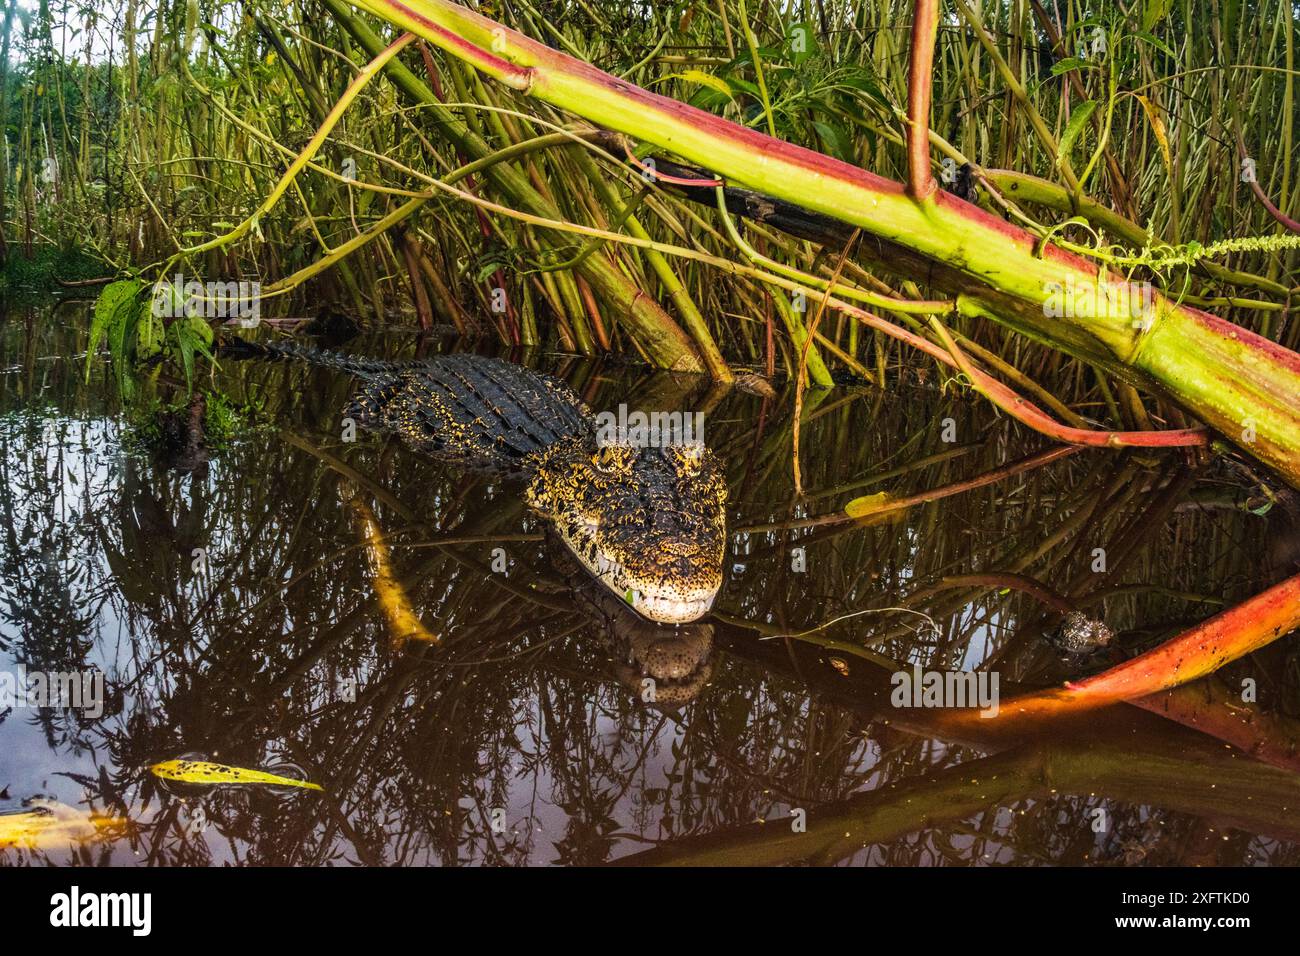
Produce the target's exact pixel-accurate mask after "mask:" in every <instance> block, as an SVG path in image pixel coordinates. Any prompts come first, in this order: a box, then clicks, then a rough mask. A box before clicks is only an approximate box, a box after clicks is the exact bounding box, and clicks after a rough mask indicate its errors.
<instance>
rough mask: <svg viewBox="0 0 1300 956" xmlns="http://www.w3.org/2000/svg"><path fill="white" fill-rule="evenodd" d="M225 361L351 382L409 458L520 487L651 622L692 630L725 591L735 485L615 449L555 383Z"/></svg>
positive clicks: (369, 424)
mask: <svg viewBox="0 0 1300 956" xmlns="http://www.w3.org/2000/svg"><path fill="white" fill-rule="evenodd" d="M222 352H223V354H227V355H236V356H243V357H254V356H260V357H263V358H268V359H294V360H299V361H303V362H306V363H309V364H311V365H316V366H321V367H324V368H330V369H334V370H336V371H340V372H345V373H348V374H350V375H352V376H354V377H356V378H357V379H358V380H359V382H360V388H359V390H358V391H357V393H356V394H355V395H354V396H353V398H352V399H351V401H350V402H349V403H348V405H347V407H346V408H345V410H344V415H345V416H346V417H347V418H351V419H352V420H353V421H354V422H355V423H356V425H357V426H358V427H360V428H363V429H365V430H367V431H371V432H376V433H381V434H394V435H397V436H398V437H399V438H400V439H401V440H402V441H403V442H404V443H405V444H406V445H407V446H408V447H410V448H411V449H412V450H414V451H416V452H418V453H421V454H424V455H428V456H430V457H433V458H436V459H438V460H441V461H447V462H451V463H453V464H456V465H459V466H461V467H462V468H465V469H468V470H473V471H479V472H488V473H495V474H499V475H502V476H504V477H506V478H511V479H517V480H518V481H520V482H522V483H523V486H524V488H523V497H524V501H525V502H526V503H527V505H528V506H529V507H530V508H531V509H532V510H533V511H534V512H536V513H537V514H538V515H540V516H541V517H542V518H543V519H544V520H545V521H546V522H547V523H548V524H549V526H550V529H551V531H552V534H553V536H554V537H555V538H556V539H558V541H559V542H560V543H562V544H563V546H564V547H565V548H566V549H567V550H568V552H569V553H570V554H571V555H572V556H573V558H575V559H576V560H577V561H578V563H579V564H580V565H581V566H582V568H583V569H584V570H585V571H586V572H587V573H588V574H589V575H591V576H592V577H594V578H595V579H596V580H597V581H599V582H600V583H601V584H602V585H604V587H605V588H606V589H608V590H609V591H610V592H612V593H613V594H614V595H616V596H617V597H618V598H620V599H621V600H623V601H624V602H626V603H627V604H628V605H629V606H630V607H631V608H632V609H633V610H635V611H636V612H637V613H638V614H640V615H641V616H642V617H644V618H646V619H647V620H650V621H655V622H658V623H663V624H684V623H688V622H691V621H696V620H698V619H700V618H701V617H703V616H704V615H705V614H707V613H708V612H709V610H710V608H711V607H712V606H713V601H714V599H715V598H716V597H717V594H718V591H719V589H720V588H721V586H722V561H723V551H724V548H725V545H726V501H727V485H726V481H725V479H724V476H723V473H722V468H721V466H720V465H719V463H718V460H717V458H716V456H715V455H714V454H713V453H712V452H711V451H710V450H709V449H708V448H706V447H704V445H703V444H699V443H691V444H665V445H664V446H663V447H640V446H638V445H636V444H630V443H627V442H622V443H620V442H619V441H617V440H615V441H610V440H609V436H608V435H606V434H605V433H604V432H603V431H602V430H601V429H599V428H598V427H597V419H596V416H595V415H593V413H592V412H591V410H590V409H589V408H588V407H587V405H586V404H585V403H584V402H583V401H582V400H581V399H579V398H578V396H577V395H575V394H574V393H573V391H572V390H570V389H569V387H568V386H567V385H565V384H564V383H563V382H561V381H560V380H558V379H556V378H554V377H552V376H550V375H546V374H544V373H541V372H537V371H534V370H532V369H529V368H525V367H523V366H520V365H515V364H513V363H510V362H504V361H501V360H499V359H494V358H488V357H485V356H481V355H473V354H466V353H457V354H448V355H438V356H434V357H432V358H429V359H425V360H422V361H415V362H390V361H383V360H377V359H370V358H363V357H356V356H350V355H343V354H340V353H337V352H329V351H323V350H318V349H314V348H310V347H306V346H301V345H297V344H292V343H253V342H247V341H244V340H238V339H236V340H235V341H234V342H232V343H231V344H229V345H227V346H225V347H224V348H223V349H222Z"/></svg>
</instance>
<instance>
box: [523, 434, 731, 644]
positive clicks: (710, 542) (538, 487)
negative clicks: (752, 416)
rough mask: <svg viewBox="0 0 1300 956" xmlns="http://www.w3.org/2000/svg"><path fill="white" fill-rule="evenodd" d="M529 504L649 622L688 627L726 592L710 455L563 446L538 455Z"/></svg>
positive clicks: (721, 494)
mask: <svg viewBox="0 0 1300 956" xmlns="http://www.w3.org/2000/svg"><path fill="white" fill-rule="evenodd" d="M525 500H526V501H527V502H528V504H529V506H530V507H532V508H533V509H535V510H536V511H537V512H539V513H540V514H542V515H545V516H546V517H547V518H549V519H550V521H551V522H552V524H553V525H554V528H555V532H556V534H557V535H558V536H559V538H560V540H561V541H562V542H563V543H564V544H565V545H566V546H567V548H568V549H569V551H570V552H571V553H572V554H573V556H574V557H575V558H577V560H578V561H579V562H580V563H581V564H582V565H583V566H584V567H585V568H586V569H587V571H589V572H590V573H591V574H593V575H595V576H596V577H597V578H598V579H599V580H600V581H601V582H602V583H603V584H605V586H606V587H608V588H609V589H610V590H611V591H613V592H614V593H615V594H616V595H619V596H620V597H622V598H624V600H625V601H626V602H627V603H628V604H629V605H630V606H631V607H632V608H633V609H634V610H636V611H637V612H639V613H640V614H642V615H643V616H645V617H647V618H649V619H651V620H655V621H661V622H663V623H671V624H681V623H687V622H689V621H694V620H698V619H699V618H701V617H703V616H704V615H705V614H706V613H707V612H708V610H709V609H710V607H711V606H712V604H713V599H714V598H715V597H716V596H717V592H718V590H719V588H721V586H722V559H723V553H724V550H725V548H726V538H727V529H726V513H727V511H726V505H727V484H726V481H725V479H724V477H723V474H722V469H721V467H720V466H719V464H718V461H717V459H716V458H715V456H714V455H713V453H712V452H710V451H709V450H708V449H707V448H704V447H703V446H676V447H668V448H662V449H660V448H653V447H651V448H637V447H632V446H627V445H609V446H600V445H598V444H597V443H596V441H595V439H594V438H592V437H591V436H575V437H571V438H567V439H563V440H561V441H559V442H556V443H555V444H554V445H552V446H550V447H549V448H547V449H546V450H545V451H543V452H541V453H540V455H539V456H538V461H537V463H536V466H535V467H534V470H533V474H532V479H531V481H530V482H529V484H528V488H527V490H526V491H525Z"/></svg>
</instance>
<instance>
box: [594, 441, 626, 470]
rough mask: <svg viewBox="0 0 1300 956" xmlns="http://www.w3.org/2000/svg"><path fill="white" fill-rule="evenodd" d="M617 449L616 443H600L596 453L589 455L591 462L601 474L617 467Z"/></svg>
mask: <svg viewBox="0 0 1300 956" xmlns="http://www.w3.org/2000/svg"><path fill="white" fill-rule="evenodd" d="M619 458H620V456H619V449H618V446H617V445H601V446H600V447H599V448H598V449H596V454H594V455H592V456H591V463H592V464H593V465H594V466H595V467H596V470H597V471H599V472H600V473H602V474H606V475H608V474H610V473H612V472H613V471H614V469H615V468H616V467H618V463H619Z"/></svg>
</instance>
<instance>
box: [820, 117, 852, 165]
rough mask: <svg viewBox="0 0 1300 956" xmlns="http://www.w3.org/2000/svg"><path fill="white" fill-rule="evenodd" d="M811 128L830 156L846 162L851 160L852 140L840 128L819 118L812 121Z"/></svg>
mask: <svg viewBox="0 0 1300 956" xmlns="http://www.w3.org/2000/svg"><path fill="white" fill-rule="evenodd" d="M813 128H814V129H816V130H817V136H818V137H819V138H820V139H821V141H822V142H823V143H825V144H826V148H827V150H828V151H829V152H830V154H831V155H832V156H834V157H835V158H836V159H842V160H844V161H845V162H848V163H851V162H853V140H852V138H851V137H849V136H846V135H845V133H844V131H843V130H842V129H840V128H839V127H837V126H831V125H830V124H829V123H823V122H821V121H820V120H814V121H813Z"/></svg>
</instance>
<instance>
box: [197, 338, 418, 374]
mask: <svg viewBox="0 0 1300 956" xmlns="http://www.w3.org/2000/svg"><path fill="white" fill-rule="evenodd" d="M217 354H218V355H220V356H222V357H225V358H234V359H250V358H252V359H263V360H266V361H272V362H278V361H286V360H295V361H299V362H306V363H307V364H308V365H316V366H319V367H321V368H329V369H334V370H335V371H338V372H347V373H348V374H350V375H357V376H360V377H361V378H369V377H370V376H373V375H378V374H381V373H384V372H392V371H394V370H397V369H401V368H404V367H407V366H409V364H410V363H402V362H389V361H385V360H383V359H372V358H359V357H357V356H352V355H343V354H341V353H339V352H326V351H324V350H322V349H316V348H312V347H311V346H308V345H299V344H297V343H295V342H250V341H248V340H247V339H241V338H239V337H238V336H233V335H232V336H229V337H228V338H227V339H226V340H225V341H223V342H222V345H221V348H220V349H219V350H218V353H217Z"/></svg>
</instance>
